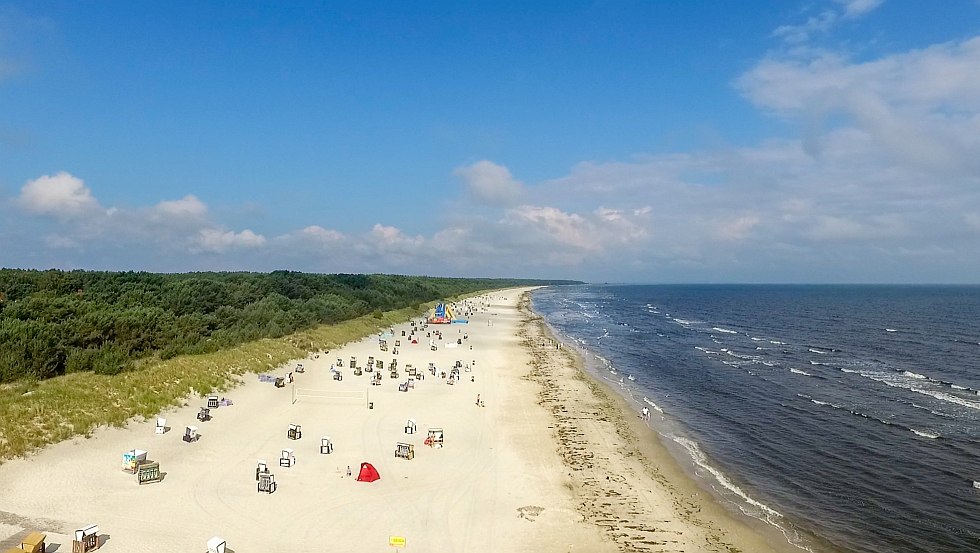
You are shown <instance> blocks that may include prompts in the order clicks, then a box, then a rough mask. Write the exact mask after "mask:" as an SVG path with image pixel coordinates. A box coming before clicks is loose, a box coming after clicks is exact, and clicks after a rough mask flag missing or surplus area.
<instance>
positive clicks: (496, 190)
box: [453, 160, 524, 205]
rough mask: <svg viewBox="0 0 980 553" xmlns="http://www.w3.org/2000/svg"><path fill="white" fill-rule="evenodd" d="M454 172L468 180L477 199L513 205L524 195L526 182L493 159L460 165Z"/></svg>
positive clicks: (469, 187)
mask: <svg viewBox="0 0 980 553" xmlns="http://www.w3.org/2000/svg"><path fill="white" fill-rule="evenodd" d="M453 174H454V175H456V176H457V177H459V178H461V179H463V181H465V182H466V185H467V188H468V190H469V192H470V193H471V194H472V195H473V196H474V197H475V198H476V199H478V200H480V201H482V202H486V203H488V204H492V205H513V204H515V203H517V202H518V201H520V199H521V197H522V196H523V195H524V184H523V183H521V182H520V181H518V180H515V179H514V177H513V176H511V174H510V170H508V169H507V168H506V167H504V166H502V165H497V164H496V163H493V162H491V161H487V160H483V161H477V162H476V163H473V164H472V165H467V166H464V167H458V168H457V169H456V170H455V171H454V172H453Z"/></svg>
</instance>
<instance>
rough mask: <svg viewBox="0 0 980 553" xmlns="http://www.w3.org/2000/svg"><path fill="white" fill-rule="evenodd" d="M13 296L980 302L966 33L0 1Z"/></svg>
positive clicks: (925, 15) (3, 224) (653, 8)
mask: <svg viewBox="0 0 980 553" xmlns="http://www.w3.org/2000/svg"><path fill="white" fill-rule="evenodd" d="M0 266H5V267H23V268H49V267H57V268H64V269H73V268H84V269H111V270H150V271H166V272H174V271H188V270H255V271H269V270H274V269H291V270H301V271H314V272H386V273H410V274H438V275H450V276H457V275H458V276H513V277H543V278H576V279H583V280H588V281H611V282H612V281H615V282H623V281H627V282H955V283H961V282H971V283H972V282H978V280H980V279H978V276H977V275H980V2H977V1H975V0H962V1H957V0H947V1H943V2H940V3H928V4H924V3H922V2H912V1H899V0H884V1H882V0H816V1H812V0H811V1H804V2H793V1H778V2H777V1H772V2H762V1H740V2H730V1H714V2H709V1H704V2H635V3H630V2H608V3H607V2H596V3H586V2H556V3H547V2H512V3H504V2H486V3H466V2H438V3H421V4H419V3H373V2H365V3H361V2H358V3H351V4H341V3H322V4H321V3H312V2H306V3H303V2H289V3H285V2H268V3H253V2H229V3H224V4H223V3H218V2H211V3H202V2H173V3H159V2H99V3H77V2H0Z"/></svg>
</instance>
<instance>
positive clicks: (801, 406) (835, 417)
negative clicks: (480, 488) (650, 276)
mask: <svg viewBox="0 0 980 553" xmlns="http://www.w3.org/2000/svg"><path fill="white" fill-rule="evenodd" d="M533 305H534V309H535V311H537V312H538V313H540V314H541V315H543V316H544V317H545V318H546V320H547V321H548V322H549V323H550V324H551V326H552V327H554V328H555V329H556V330H557V331H558V332H559V333H560V334H563V335H565V336H566V337H568V338H569V339H573V340H575V341H577V342H579V343H580V344H581V345H582V346H583V347H584V348H586V349H587V351H588V352H589V353H590V355H589V357H591V358H592V359H595V358H596V357H595V356H596V355H598V356H601V358H604V359H605V363H606V365H605V368H604V369H602V372H603V373H605V374H604V376H605V377H606V378H609V379H610V380H613V381H614V382H618V381H619V380H620V379H623V377H624V375H625V376H626V379H624V382H623V384H622V387H623V390H624V392H628V393H629V394H631V395H633V396H634V397H637V398H644V396H645V398H646V401H648V402H649V404H651V405H656V409H662V411H663V414H664V415H663V417H662V418H663V419H664V420H666V421H669V422H668V423H665V426H663V427H662V428H666V429H668V431H667V432H666V433H667V434H669V436H670V437H671V438H672V439H673V440H674V441H675V442H677V443H678V444H680V446H683V449H680V448H679V449H680V450H681V451H685V452H687V453H688V454H689V455H690V457H691V459H692V460H694V461H695V462H696V465H697V466H698V471H699V473H702V474H706V475H708V476H709V477H710V478H711V479H712V480H713V482H714V483H713V484H712V486H713V487H715V488H717V489H718V490H720V492H722V493H723V494H724V495H726V496H727V497H730V498H731V499H732V500H733V501H735V502H737V503H738V504H740V505H741V508H743V510H746V511H748V512H751V513H752V514H753V515H754V516H757V517H758V518H760V519H766V518H768V519H769V520H770V521H772V522H773V523H776V524H778V525H780V526H782V527H784V528H786V529H788V530H789V533H790V534H791V535H792V534H793V533H794V532H799V534H800V535H802V536H804V537H807V536H809V537H807V538H806V540H807V543H808V545H809V547H810V548H812V549H814V550H817V551H819V550H820V549H821V548H824V549H826V548H828V545H830V546H835V547H837V548H840V549H844V550H850V551H856V552H862V553H863V552H868V553H872V552H873V553H880V552H889V551H892V552H900V553H905V552H930V553H936V552H954V551H955V552H964V551H980V489H978V487H980V483H977V484H976V485H975V482H980V393H978V390H980V320H978V316H980V287H944V286H919V287H917V286H573V287H552V288H546V289H542V290H538V291H536V292H535V293H534V295H533ZM612 371H616V373H615V375H613V372H612ZM629 376H633V377H634V379H635V380H633V381H630V380H627V379H628V377H629ZM640 401H643V399H641V400H640ZM653 414H654V415H655V419H661V415H660V413H658V412H657V411H656V410H654V412H653ZM712 472H713V473H716V474H712ZM740 495H741V496H743V497H739V496H740ZM821 544H822V545H821Z"/></svg>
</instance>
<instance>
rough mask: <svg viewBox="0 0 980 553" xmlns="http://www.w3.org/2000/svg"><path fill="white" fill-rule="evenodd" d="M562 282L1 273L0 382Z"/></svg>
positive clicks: (126, 364) (129, 362)
mask: <svg viewBox="0 0 980 553" xmlns="http://www.w3.org/2000/svg"><path fill="white" fill-rule="evenodd" d="M570 283H572V282H571V281H541V280H519V279H462V278H439V277H419V276H397V275H353V274H334V275H323V274H309V273H299V272H290V271H275V272H272V273H239V272H227V273H224V272H215V273H185V274H156V273H144V272H99V271H59V270H47V271H34V270H20V269H0V382H11V381H15V380H20V379H23V378H30V379H38V380H40V379H46V378H50V377H53V376H58V375H62V374H67V373H73V372H80V371H92V372H95V373H98V374H117V373H120V372H123V371H125V370H127V369H130V368H132V367H134V366H136V365H137V364H138V363H140V362H141V361H142V360H146V359H168V358H171V357H174V356H177V355H181V354H195V353H206V352H211V351H216V350H219V349H222V348H225V347H229V346H234V345H237V344H241V343H244V342H248V341H252V340H256V339H259V338H277V337H280V336H285V335H287V334H291V333H293V332H296V331H298V330H304V329H308V328H312V327H315V326H318V325H321V324H331V323H337V322H340V321H345V320H349V319H353V318H356V317H360V316H363V315H368V314H371V313H377V314H379V315H380V313H381V312H382V311H386V310H393V309H401V308H405V307H412V306H418V307H419V309H420V310H421V308H422V304H423V303H426V302H430V301H434V300H438V299H443V298H451V297H455V296H458V295H462V294H467V293H471V292H476V291H479V290H490V289H499V288H505V287H510V286H522V285H547V284H570Z"/></svg>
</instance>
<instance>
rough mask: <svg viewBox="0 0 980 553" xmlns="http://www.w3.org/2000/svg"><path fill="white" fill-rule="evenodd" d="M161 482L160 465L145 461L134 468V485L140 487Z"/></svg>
mask: <svg viewBox="0 0 980 553" xmlns="http://www.w3.org/2000/svg"><path fill="white" fill-rule="evenodd" d="M161 481H163V473H162V472H160V463H158V462H156V461H147V462H145V463H140V465H139V466H138V467H136V483H137V484H139V485H140V486H142V485H143V484H152V483H154V482H161Z"/></svg>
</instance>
